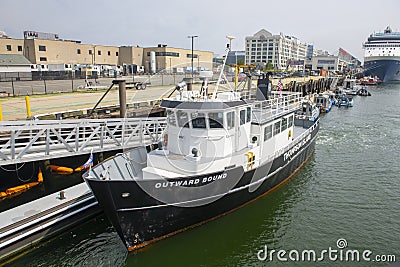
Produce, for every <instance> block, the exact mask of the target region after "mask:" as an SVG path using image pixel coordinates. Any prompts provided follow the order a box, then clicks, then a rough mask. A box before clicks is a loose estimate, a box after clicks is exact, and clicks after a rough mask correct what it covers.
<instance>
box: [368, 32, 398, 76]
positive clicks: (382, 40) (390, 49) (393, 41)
mask: <svg viewBox="0 0 400 267" xmlns="http://www.w3.org/2000/svg"><path fill="white" fill-rule="evenodd" d="M363 48H364V50H365V53H364V69H365V70H364V72H365V75H366V76H371V77H375V76H376V77H378V78H379V79H380V80H381V81H383V82H387V81H399V80H400V32H393V31H392V29H391V28H390V27H389V26H388V27H387V28H386V29H385V30H384V31H383V32H378V33H373V34H371V35H370V36H369V37H368V40H367V41H366V42H365V43H364V46H363Z"/></svg>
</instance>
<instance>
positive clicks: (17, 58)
mask: <svg viewBox="0 0 400 267" xmlns="http://www.w3.org/2000/svg"><path fill="white" fill-rule="evenodd" d="M30 64H31V62H30V61H29V60H28V59H26V57H24V56H23V55H15V54H10V55H8V54H0V66H9V65H30Z"/></svg>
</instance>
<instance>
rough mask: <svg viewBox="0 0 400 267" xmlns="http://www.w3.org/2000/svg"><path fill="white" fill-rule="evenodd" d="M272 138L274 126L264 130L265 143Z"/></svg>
mask: <svg viewBox="0 0 400 267" xmlns="http://www.w3.org/2000/svg"><path fill="white" fill-rule="evenodd" d="M271 137H272V125H268V126H267V127H265V128H264V141H267V140H268V139H270V138H271Z"/></svg>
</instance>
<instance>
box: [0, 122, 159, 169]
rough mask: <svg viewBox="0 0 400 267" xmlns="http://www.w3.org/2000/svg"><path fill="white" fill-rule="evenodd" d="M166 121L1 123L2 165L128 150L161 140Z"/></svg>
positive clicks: (0, 150)
mask: <svg viewBox="0 0 400 267" xmlns="http://www.w3.org/2000/svg"><path fill="white" fill-rule="evenodd" d="M166 124H167V122H166V118H126V119H122V118H117V119H81V120H45V121H41V120H32V121H4V122H0V165H7V164H14V163H23V162H32V161H38V160H46V159H52V158H59V157H68V156H76V155H83V154H88V153H90V152H91V151H93V152H94V153H95V152H102V151H111V150H117V149H128V148H133V147H136V146H141V145H147V144H150V143H153V142H158V141H160V140H161V137H162V133H163V131H164V129H165V127H166Z"/></svg>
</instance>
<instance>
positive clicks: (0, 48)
mask: <svg viewBox="0 0 400 267" xmlns="http://www.w3.org/2000/svg"><path fill="white" fill-rule="evenodd" d="M7 45H10V46H11V51H8V50H7ZM18 47H19V48H20V49H21V50H22V51H18ZM23 50H24V40H19V39H8V38H0V54H18V55H23V54H24V51H23Z"/></svg>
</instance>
